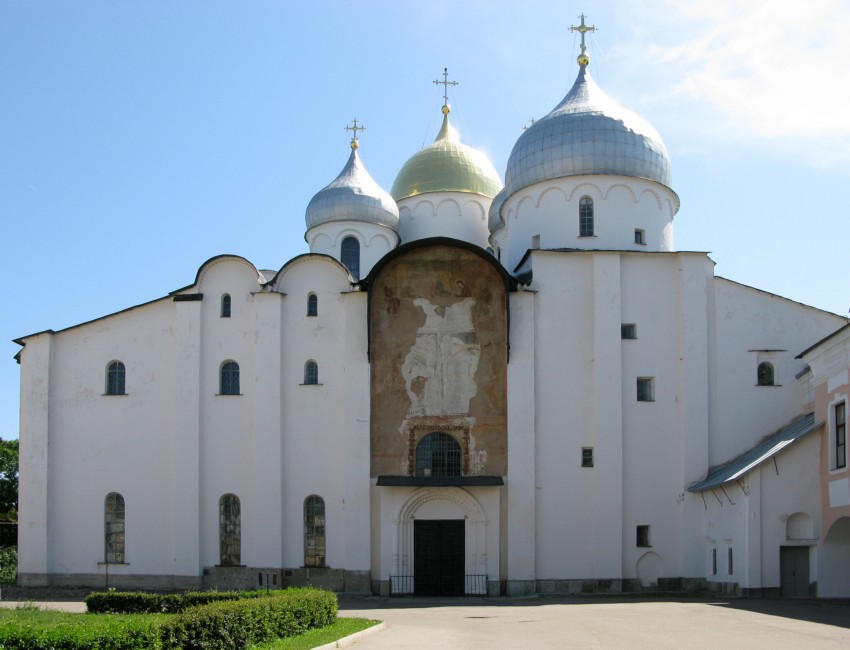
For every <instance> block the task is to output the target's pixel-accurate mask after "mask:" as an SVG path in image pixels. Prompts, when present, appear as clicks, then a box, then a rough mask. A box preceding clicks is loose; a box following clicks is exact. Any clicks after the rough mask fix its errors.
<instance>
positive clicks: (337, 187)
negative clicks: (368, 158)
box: [305, 140, 398, 231]
mask: <svg viewBox="0 0 850 650" xmlns="http://www.w3.org/2000/svg"><path fill="white" fill-rule="evenodd" d="M305 220H306V221H307V230H309V229H310V228H312V227H313V226H318V225H319V224H322V223H327V222H329V221H365V222H367V223H374V224H377V225H381V226H387V227H388V228H392V229H393V230H396V231H397V230H398V206H397V205H396V202H395V201H394V200H393V198H392V197H391V196H390V195H389V194H388V193H387V192H386V191H385V190H384V189H383V188H382V187H381V186H380V185H378V184H377V183H376V182H375V181H374V180H373V179H372V177H371V176H370V175H369V172H367V171H366V168H365V167H364V166H363V163H362V162H360V156H359V155H358V154H357V141H356V140H355V141H353V142H352V146H351V156H350V157H349V158H348V162H347V163H346V164H345V167H343V169H342V171H341V172H340V173H339V176H337V177H336V179H335V180H334V181H333V182H332V183H331V184H329V185H328V186H327V187H325V188H324V189H322V190H320V191H319V192H317V193H316V195H315V196H314V197H313V198H312V199H311V200H310V203H309V205H307V214H306V216H305Z"/></svg>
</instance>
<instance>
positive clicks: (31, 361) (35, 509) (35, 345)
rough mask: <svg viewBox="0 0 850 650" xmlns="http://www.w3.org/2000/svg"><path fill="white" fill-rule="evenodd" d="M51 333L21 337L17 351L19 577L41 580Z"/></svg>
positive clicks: (44, 561) (44, 566) (44, 559)
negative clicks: (22, 344)
mask: <svg viewBox="0 0 850 650" xmlns="http://www.w3.org/2000/svg"><path fill="white" fill-rule="evenodd" d="M52 353H53V335H52V334H50V333H44V334H40V335H36V336H32V337H29V338H27V339H26V343H25V346H24V348H23V349H22V350H21V355H20V363H21V418H20V430H19V440H20V448H19V455H18V463H19V481H18V521H19V524H18V575H19V576H20V577H21V579H24V576H25V575H26V576H28V577H27V578H26V579H25V580H26V581H27V583H30V584H44V583H45V582H46V578H45V575H46V574H47V572H48V570H49V566H50V560H49V557H48V503H49V500H50V496H51V491H52V486H51V484H50V481H49V478H50V474H49V425H50V421H49V417H48V415H49V411H50V401H49V400H50V388H51V382H50V368H51V366H50V363H51V358H52Z"/></svg>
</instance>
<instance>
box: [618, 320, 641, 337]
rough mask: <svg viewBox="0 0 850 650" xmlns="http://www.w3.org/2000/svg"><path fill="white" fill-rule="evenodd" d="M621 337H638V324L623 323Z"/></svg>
mask: <svg viewBox="0 0 850 650" xmlns="http://www.w3.org/2000/svg"><path fill="white" fill-rule="evenodd" d="M620 338H621V339H636V338H637V325H635V324H634V323H623V324H622V325H620Z"/></svg>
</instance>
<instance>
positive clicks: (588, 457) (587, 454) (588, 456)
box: [581, 447, 593, 467]
mask: <svg viewBox="0 0 850 650" xmlns="http://www.w3.org/2000/svg"><path fill="white" fill-rule="evenodd" d="M581 466H582V467H593V447H582V448H581Z"/></svg>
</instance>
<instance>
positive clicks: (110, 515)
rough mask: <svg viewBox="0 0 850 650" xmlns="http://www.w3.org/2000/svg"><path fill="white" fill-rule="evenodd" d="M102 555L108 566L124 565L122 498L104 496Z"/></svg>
mask: <svg viewBox="0 0 850 650" xmlns="http://www.w3.org/2000/svg"><path fill="white" fill-rule="evenodd" d="M104 529H105V530H104V533H105V539H104V545H105V548H104V555H105V556H106V562H107V563H108V564H124V497H122V496H121V495H120V494H118V493H117V492H110V493H109V494H107V495H106V502H105V504H104Z"/></svg>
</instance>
